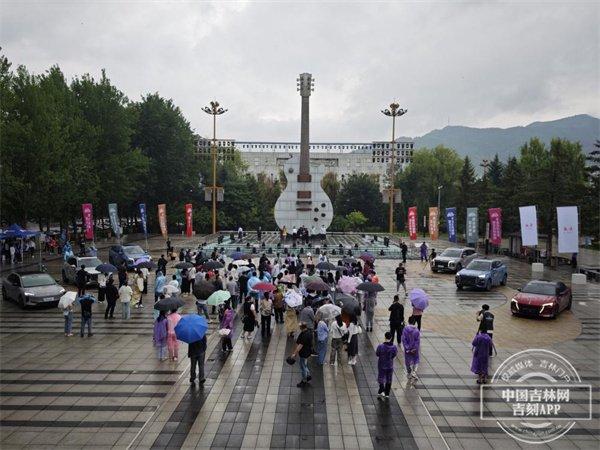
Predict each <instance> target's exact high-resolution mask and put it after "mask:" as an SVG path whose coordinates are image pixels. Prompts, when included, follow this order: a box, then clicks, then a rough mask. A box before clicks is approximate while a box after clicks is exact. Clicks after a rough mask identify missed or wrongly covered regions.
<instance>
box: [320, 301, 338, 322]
mask: <svg viewBox="0 0 600 450" xmlns="http://www.w3.org/2000/svg"><path fill="white" fill-rule="evenodd" d="M341 313H342V308H340V307H339V306H336V305H332V304H331V303H327V304H326V305H323V306H321V307H320V308H319V309H317V314H320V315H321V317H322V318H323V319H324V320H329V319H334V318H335V317H337V316H339V315H340V314H341Z"/></svg>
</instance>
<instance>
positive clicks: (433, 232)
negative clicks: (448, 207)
mask: <svg viewBox="0 0 600 450" xmlns="http://www.w3.org/2000/svg"><path fill="white" fill-rule="evenodd" d="M438 216H439V211H438V209H437V206H430V207H429V237H430V238H431V240H432V241H435V240H437V238H438V225H439V220H438V219H439V217H438Z"/></svg>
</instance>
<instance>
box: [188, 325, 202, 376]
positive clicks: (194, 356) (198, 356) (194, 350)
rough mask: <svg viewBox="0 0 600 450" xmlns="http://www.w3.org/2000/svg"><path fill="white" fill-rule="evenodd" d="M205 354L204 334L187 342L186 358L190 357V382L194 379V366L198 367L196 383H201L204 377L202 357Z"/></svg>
mask: <svg viewBox="0 0 600 450" xmlns="http://www.w3.org/2000/svg"><path fill="white" fill-rule="evenodd" d="M205 356H206V335H204V336H202V338H201V339H200V340H198V341H194V342H191V343H189V344H188V358H190V363H191V366H190V383H192V384H194V383H195V381H196V368H198V383H200V384H203V383H204V382H205V381H206V378H204V358H205Z"/></svg>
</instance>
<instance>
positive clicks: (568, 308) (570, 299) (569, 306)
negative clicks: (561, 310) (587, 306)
mask: <svg viewBox="0 0 600 450" xmlns="http://www.w3.org/2000/svg"><path fill="white" fill-rule="evenodd" d="M571 306H573V296H572V295H571V296H570V297H569V303H567V307H566V308H565V309H566V310H567V311H571Z"/></svg>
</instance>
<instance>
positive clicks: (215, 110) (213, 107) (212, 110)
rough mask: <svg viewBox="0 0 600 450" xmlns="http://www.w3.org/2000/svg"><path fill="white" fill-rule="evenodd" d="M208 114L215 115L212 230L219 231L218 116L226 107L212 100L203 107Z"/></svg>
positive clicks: (212, 151) (223, 112)
mask: <svg viewBox="0 0 600 450" xmlns="http://www.w3.org/2000/svg"><path fill="white" fill-rule="evenodd" d="M202 111H204V112H205V113H206V114H210V115H212V116H213V139H212V148H211V150H210V154H211V157H212V190H211V191H212V192H211V193H212V232H213V234H215V233H216V232H217V116H220V115H221V114H225V113H226V112H227V110H226V109H223V108H221V107H220V106H219V102H217V101H213V102H210V106H205V107H204V108H202Z"/></svg>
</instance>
